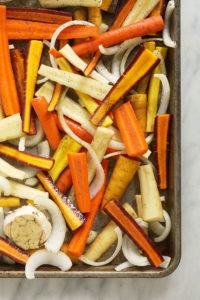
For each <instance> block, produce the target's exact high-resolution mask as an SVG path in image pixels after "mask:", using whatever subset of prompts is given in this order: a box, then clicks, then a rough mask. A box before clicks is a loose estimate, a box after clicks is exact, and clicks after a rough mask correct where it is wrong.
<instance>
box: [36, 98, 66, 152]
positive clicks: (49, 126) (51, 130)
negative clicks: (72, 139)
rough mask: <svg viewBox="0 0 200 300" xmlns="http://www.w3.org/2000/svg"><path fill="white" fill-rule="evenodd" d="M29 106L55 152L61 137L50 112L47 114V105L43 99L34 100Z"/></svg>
mask: <svg viewBox="0 0 200 300" xmlns="http://www.w3.org/2000/svg"><path fill="white" fill-rule="evenodd" d="M31 104H32V106H33V108H34V110H35V112H36V114H37V116H38V119H39V121H40V123H41V125H42V128H43V130H44V132H45V135H46V137H47V139H48V141H49V144H50V146H51V148H52V149H53V150H56V149H57V147H58V145H59V143H60V141H61V137H60V133H59V131H58V128H57V126H56V122H55V119H54V116H53V115H52V113H51V112H48V103H47V101H46V99H45V98H44V97H41V98H34V99H32V101H31Z"/></svg>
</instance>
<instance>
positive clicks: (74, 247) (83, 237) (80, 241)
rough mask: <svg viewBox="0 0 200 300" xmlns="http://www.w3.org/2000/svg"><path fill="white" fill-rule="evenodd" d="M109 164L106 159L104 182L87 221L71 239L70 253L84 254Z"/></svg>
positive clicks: (103, 189) (101, 196)
mask: <svg viewBox="0 0 200 300" xmlns="http://www.w3.org/2000/svg"><path fill="white" fill-rule="evenodd" d="M108 164H109V161H108V160H104V161H103V162H102V166H103V169H104V172H105V180H104V184H103V186H102V188H101V189H100V191H99V192H98V193H97V195H96V196H95V197H94V198H93V199H92V200H91V211H90V212H89V213H88V214H86V222H85V223H84V224H83V226H81V227H80V228H79V229H78V230H77V231H76V232H75V233H74V235H73V237H72V239H71V240H70V243H69V246H68V253H69V254H71V255H73V256H75V257H80V256H81V255H82V254H83V251H84V249H85V245H86V241H87V238H88V235H89V233H90V230H91V228H92V225H93V223H94V220H95V217H96V215H97V212H98V208H99V206H100V203H101V201H102V198H103V195H104V191H105V186H106V176H107V172H108Z"/></svg>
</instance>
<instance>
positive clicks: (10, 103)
mask: <svg viewBox="0 0 200 300" xmlns="http://www.w3.org/2000/svg"><path fill="white" fill-rule="evenodd" d="M0 52H1V55H0V70H1V80H0V96H1V103H2V105H3V110H4V113H5V115H6V116H10V115H14V114H17V113H19V112H20V106H19V99H18V94H17V88H16V83H15V77H14V74H13V69H12V65H11V59H10V52H9V45H8V33H7V25H6V6H0Z"/></svg>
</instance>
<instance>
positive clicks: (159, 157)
mask: <svg viewBox="0 0 200 300" xmlns="http://www.w3.org/2000/svg"><path fill="white" fill-rule="evenodd" d="M170 120H171V115H170V114H164V115H159V116H157V117H156V119H155V126H154V127H155V131H154V132H155V154H156V161H157V169H158V185H159V188H160V189H166V188H167V185H168V182H167V177H168V176H167V175H168V174H167V159H168V151H167V150H168V141H169V127H170Z"/></svg>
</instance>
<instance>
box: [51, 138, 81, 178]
mask: <svg viewBox="0 0 200 300" xmlns="http://www.w3.org/2000/svg"><path fill="white" fill-rule="evenodd" d="M81 148H82V146H81V145H80V144H79V143H77V142H76V141H74V140H73V139H72V138H71V137H70V136H68V135H65V136H64V137H63V138H62V140H61V142H60V144H59V146H58V148H57V150H56V151H55V153H54V155H53V159H54V161H55V163H54V166H53V168H52V169H51V170H50V172H49V175H50V176H51V178H52V180H53V181H56V180H57V179H58V177H59V175H60V174H61V172H62V171H63V170H64V169H65V168H66V167H67V166H68V157H67V154H68V153H70V152H79V151H80V150H81Z"/></svg>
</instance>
